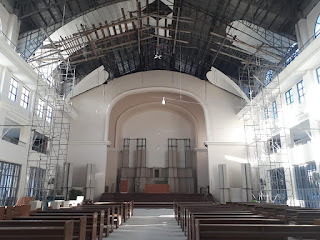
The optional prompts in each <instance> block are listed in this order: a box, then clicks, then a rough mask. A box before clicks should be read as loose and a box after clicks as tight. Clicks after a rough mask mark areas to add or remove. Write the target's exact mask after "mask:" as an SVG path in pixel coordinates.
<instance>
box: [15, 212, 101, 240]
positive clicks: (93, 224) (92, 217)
mask: <svg viewBox="0 0 320 240" xmlns="http://www.w3.org/2000/svg"><path fill="white" fill-rule="evenodd" d="M83 216H86V217H87V228H86V236H87V237H90V239H91V240H96V238H97V229H98V227H97V221H98V213H94V214H85V215H83V214H82V215H81V214H80V215H60V216H59V215H55V216H53V215H49V216H39V215H38V216H29V217H15V218H14V219H13V220H79V219H80V218H81V217H83Z"/></svg>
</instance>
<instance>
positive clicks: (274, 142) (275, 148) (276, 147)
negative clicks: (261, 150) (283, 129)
mask: <svg viewBox="0 0 320 240" xmlns="http://www.w3.org/2000/svg"><path fill="white" fill-rule="evenodd" d="M267 148H268V149H267V152H268V154H273V153H278V152H280V149H281V138H280V134H278V135H276V136H273V137H272V138H270V139H269V140H268V146H267Z"/></svg>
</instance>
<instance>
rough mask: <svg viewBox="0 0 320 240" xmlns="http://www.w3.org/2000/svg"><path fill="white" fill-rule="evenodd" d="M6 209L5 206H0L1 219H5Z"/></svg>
mask: <svg viewBox="0 0 320 240" xmlns="http://www.w3.org/2000/svg"><path fill="white" fill-rule="evenodd" d="M5 211H6V208H5V207H0V220H3V219H4V216H5Z"/></svg>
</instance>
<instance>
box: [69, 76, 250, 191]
mask: <svg viewBox="0 0 320 240" xmlns="http://www.w3.org/2000/svg"><path fill="white" fill-rule="evenodd" d="M179 89H180V74H179V73H173V72H168V71H149V72H142V73H136V74H130V75H127V76H123V77H121V78H118V79H114V80H112V81H110V82H108V84H106V85H103V86H100V87H97V88H94V89H92V90H90V91H88V92H85V93H83V94H81V95H79V96H77V97H74V98H72V99H71V101H72V103H73V106H74V107H75V108H76V110H77V111H78V114H79V117H78V119H77V120H74V121H71V135H70V141H71V142H70V148H69V161H71V162H74V163H76V164H77V167H80V165H81V166H85V164H86V163H94V164H95V165H96V169H97V173H96V184H97V185H96V186H97V187H96V193H95V196H96V197H99V195H100V194H101V193H102V192H104V182H105V179H106V171H105V169H106V166H107V159H108V156H107V153H106V149H107V141H108V140H109V139H108V131H109V129H108V126H109V118H110V112H111V110H112V107H113V106H114V105H115V104H116V103H117V102H118V101H119V100H121V99H122V98H123V97H125V96H129V95H131V94H137V93H143V92H149V93H150V92H159V91H163V92H176V93H177V92H178V93H179V91H180V90H179ZM181 93H182V94H184V95H187V96H190V97H192V98H194V99H195V100H196V101H198V102H199V103H200V105H201V106H202V108H203V111H204V114H205V119H206V123H205V124H206V130H207V141H209V142H210V143H217V144H219V143H225V144H227V147H225V148H224V149H223V150H221V151H220V152H219V154H220V155H221V156H222V155H224V154H228V152H229V151H232V152H233V155H234V156H235V157H243V153H242V150H243V149H242V148H241V149H235V150H234V147H233V146H232V145H230V144H229V143H234V142H242V143H243V142H244V131H243V124H242V122H241V121H240V120H239V119H238V117H237V115H236V113H237V112H238V111H239V109H241V108H242V106H243V104H244V102H243V101H242V100H241V99H240V98H239V97H237V96H235V95H233V94H230V93H228V92H226V91H224V90H222V89H219V88H217V87H215V86H213V85H212V84H210V83H207V82H205V81H201V80H199V79H197V78H195V77H192V76H189V75H185V74H181ZM208 157H209V169H208V170H207V169H203V171H209V178H210V187H211V188H214V187H215V185H214V183H215V182H216V181H218V176H216V175H215V174H214V168H215V167H216V165H215V164H213V163H214V162H216V161H219V162H221V161H222V160H223V159H222V160H221V159H220V156H219V155H217V153H216V152H214V151H211V152H209V156H208ZM75 176H77V174H76V173H75Z"/></svg>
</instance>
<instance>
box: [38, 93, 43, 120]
mask: <svg viewBox="0 0 320 240" xmlns="http://www.w3.org/2000/svg"><path fill="white" fill-rule="evenodd" d="M44 105H45V103H44V101H43V100H42V99H41V98H39V100H38V107H37V116H38V117H40V118H43V116H44Z"/></svg>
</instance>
